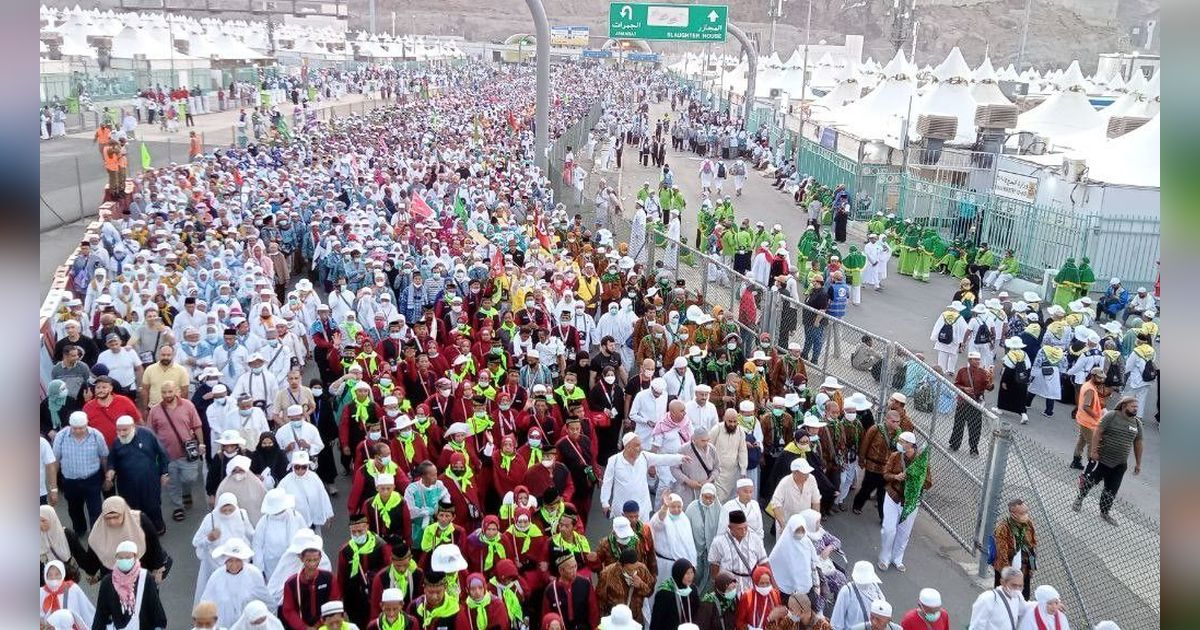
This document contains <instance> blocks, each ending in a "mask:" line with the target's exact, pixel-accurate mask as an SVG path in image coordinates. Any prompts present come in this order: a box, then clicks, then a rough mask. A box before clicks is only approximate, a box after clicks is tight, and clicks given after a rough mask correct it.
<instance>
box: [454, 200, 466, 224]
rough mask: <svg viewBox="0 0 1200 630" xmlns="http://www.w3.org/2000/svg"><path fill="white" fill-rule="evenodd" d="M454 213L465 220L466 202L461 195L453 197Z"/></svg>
mask: <svg viewBox="0 0 1200 630" xmlns="http://www.w3.org/2000/svg"><path fill="white" fill-rule="evenodd" d="M454 215H455V216H457V217H458V218H459V219H461V220H462V221H463V222H464V223H466V221H467V202H466V201H464V200H463V198H462V197H455V198H454Z"/></svg>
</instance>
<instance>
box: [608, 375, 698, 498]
mask: <svg viewBox="0 0 1200 630" xmlns="http://www.w3.org/2000/svg"><path fill="white" fill-rule="evenodd" d="M664 398H665V397H664ZM690 461H692V458H691V457H688V456H687V455H678V454H663V453H647V452H643V451H642V440H641V438H639V437H638V436H637V434H634V433H626V434H625V435H624V436H623V437H622V438H621V452H619V453H617V454H615V455H613V456H612V457H609V458H608V465H607V466H605V467H604V482H603V484H602V485H601V487H600V507H602V508H603V509H604V513H605V517H608V515H609V512H610V511H611V509H612V506H614V505H625V502H626V501H631V500H632V501H636V502H637V504H638V507H639V512H640V514H639V518H641V519H642V521H646V520H647V519H649V518H650V512H651V510H652V509H653V508H652V504H651V502H650V488H649V485H648V484H647V482H648V480H649V479H650V467H651V466H676V465H678V464H681V463H684V462H690Z"/></svg>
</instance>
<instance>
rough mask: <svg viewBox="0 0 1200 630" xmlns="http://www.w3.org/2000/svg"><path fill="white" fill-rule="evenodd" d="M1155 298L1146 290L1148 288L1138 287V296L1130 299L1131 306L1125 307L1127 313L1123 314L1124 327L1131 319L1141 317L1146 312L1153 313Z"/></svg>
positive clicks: (1122, 322)
mask: <svg viewBox="0 0 1200 630" xmlns="http://www.w3.org/2000/svg"><path fill="white" fill-rule="evenodd" d="M1153 310H1155V309H1154V296H1153V295H1150V292H1149V291H1147V290H1146V287H1138V290H1137V295H1135V296H1133V297H1132V298H1130V299H1129V304H1128V305H1126V306H1125V311H1124V312H1122V313H1121V324H1122V325H1124V324H1125V322H1126V321H1128V320H1129V318H1130V317H1141V316H1142V314H1143V313H1145V312H1146V311H1153Z"/></svg>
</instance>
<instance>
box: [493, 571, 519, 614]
mask: <svg viewBox="0 0 1200 630" xmlns="http://www.w3.org/2000/svg"><path fill="white" fill-rule="evenodd" d="M488 582H489V583H490V584H491V585H492V586H495V587H496V592H497V593H500V601H502V602H504V608H505V609H506V610H507V611H508V618H509V620H510V621H518V620H520V619H522V618H523V617H524V616H525V613H524V612H523V611H522V610H521V598H520V597H518V596H517V593H516V590H515V589H513V588H511V587H508V586H505V585H503V584H501V583H500V581H499V580H497V579H496V578H495V577H493V578H492V579H491V580H488Z"/></svg>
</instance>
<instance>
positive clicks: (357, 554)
mask: <svg viewBox="0 0 1200 630" xmlns="http://www.w3.org/2000/svg"><path fill="white" fill-rule="evenodd" d="M376 540H378V538H376V537H375V534H374V533H373V532H367V542H365V543H363V544H361V545H359V544H356V543H355V542H354V541H353V540H351V541H350V542H349V543H348V544H349V546H350V552H351V554H350V577H354V576H356V575H358V574H359V573H362V557H363V556H366V555H370V554H372V553H374V551H375V541H376Z"/></svg>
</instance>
